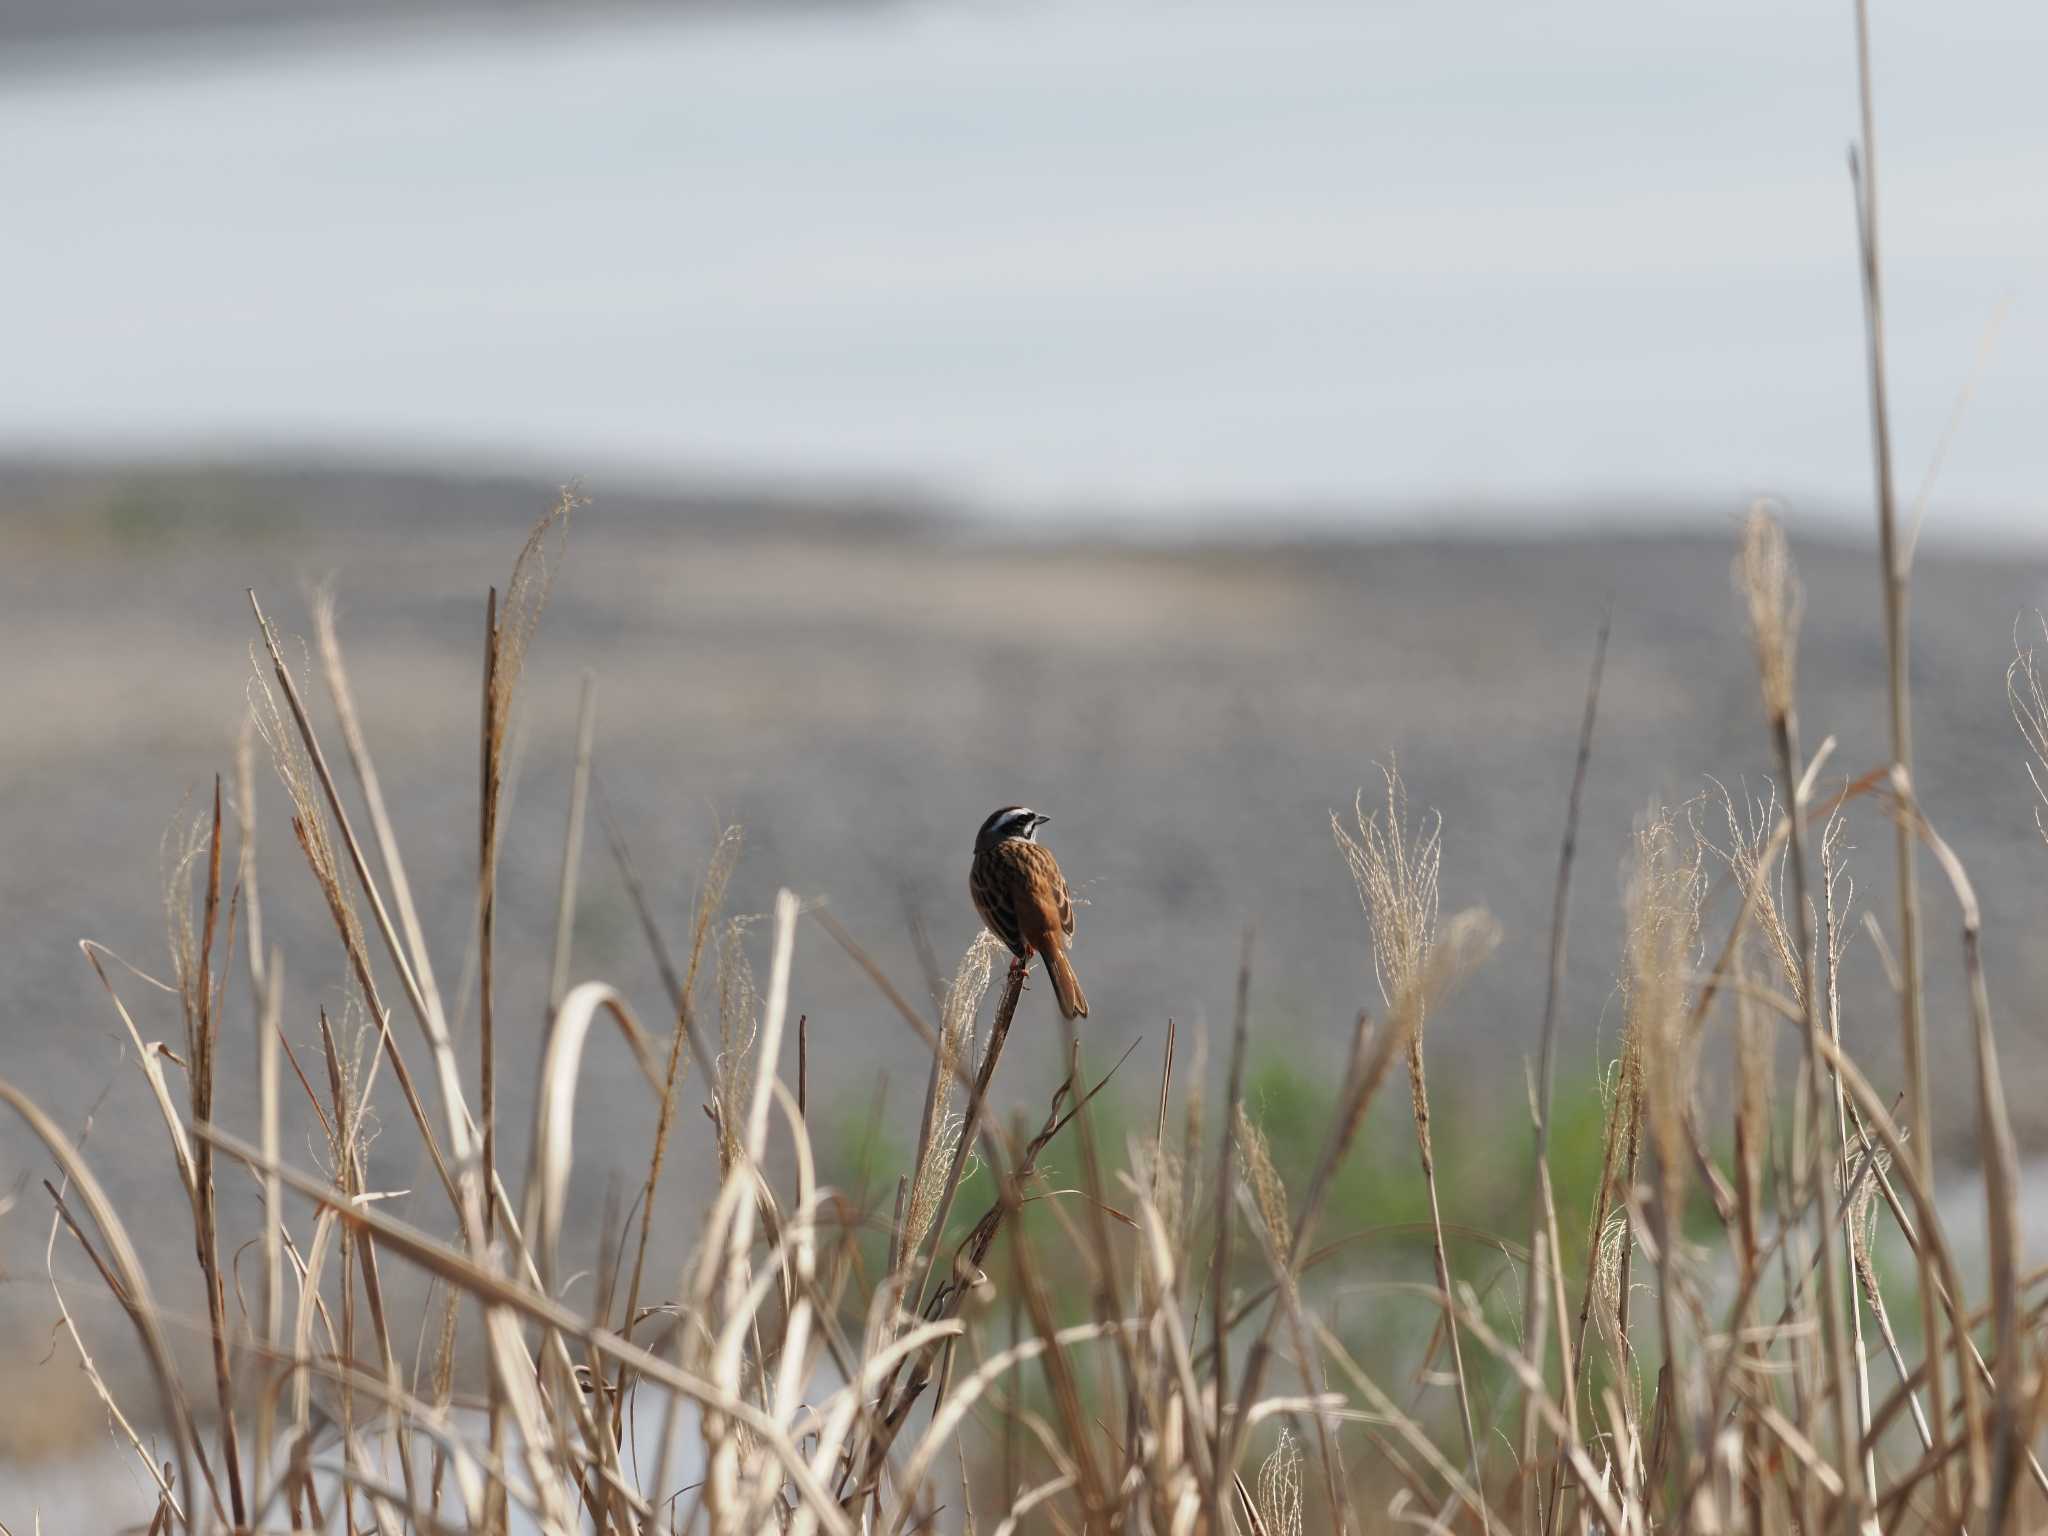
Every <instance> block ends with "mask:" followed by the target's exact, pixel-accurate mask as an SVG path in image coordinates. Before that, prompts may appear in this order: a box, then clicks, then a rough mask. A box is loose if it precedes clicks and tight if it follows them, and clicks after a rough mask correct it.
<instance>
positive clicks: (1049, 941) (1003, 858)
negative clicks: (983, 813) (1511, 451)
mask: <svg viewBox="0 0 2048 1536" xmlns="http://www.w3.org/2000/svg"><path fill="white" fill-rule="evenodd" d="M1051 820H1052V818H1051V817H1050V816H1041V815H1039V814H1038V812H1036V811H1034V810H1032V809H1031V808H1030V807H1029V806H1027V805H1006V806H1004V807H1003V808H1002V809H1001V810H999V811H997V812H996V813H995V814H994V815H993V816H991V817H989V819H988V820H987V821H984V822H983V823H982V824H981V830H980V831H979V832H977V833H976V834H975V836H974V864H973V866H972V868H971V869H970V870H969V872H968V876H967V892H968V894H969V895H970V896H972V897H973V898H974V910H975V911H977V912H979V913H980V914H981V920H982V921H983V922H984V923H986V924H988V931H989V932H990V933H992V934H994V935H995V936H996V937H997V938H999V939H1001V940H1002V941H1003V943H1004V944H1006V945H1008V946H1009V950H1010V953H1011V954H1013V955H1015V956H1016V957H1017V964H1018V965H1020V966H1021V965H1024V964H1026V963H1027V962H1028V961H1029V960H1030V959H1031V957H1032V956H1033V955H1043V956H1045V972H1046V974H1047V975H1048V976H1050V977H1051V978H1052V990H1053V995H1054V996H1056V997H1057V998H1058V999H1059V1005H1060V1015H1061V1017H1063V1018H1069V1019H1074V1018H1081V1019H1085V1018H1087V1017H1088V999H1087V998H1086V997H1085V996H1084V995H1083V994H1082V992H1081V980H1080V978H1079V977H1078V976H1076V975H1075V974H1074V967H1073V966H1072V965H1070V964H1069V963H1068V961H1067V940H1068V939H1070V938H1072V937H1073V934H1074V901H1073V898H1072V897H1071V896H1069V895H1068V894H1067V879H1066V876H1064V875H1062V874H1061V873H1060V864H1059V860H1057V859H1055V858H1054V857H1053V856H1052V850H1051V849H1049V848H1041V847H1039V845H1038V842H1037V837H1038V829H1039V828H1040V827H1042V826H1044V825H1045V824H1046V823H1047V822H1048V821H1051Z"/></svg>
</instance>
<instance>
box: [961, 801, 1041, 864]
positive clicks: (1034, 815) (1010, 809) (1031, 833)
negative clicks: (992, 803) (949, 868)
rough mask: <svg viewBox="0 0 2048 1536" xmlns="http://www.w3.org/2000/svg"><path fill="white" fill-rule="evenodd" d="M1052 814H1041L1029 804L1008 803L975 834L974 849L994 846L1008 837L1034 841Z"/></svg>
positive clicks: (980, 849)
mask: <svg viewBox="0 0 2048 1536" xmlns="http://www.w3.org/2000/svg"><path fill="white" fill-rule="evenodd" d="M1051 820H1052V818H1051V817H1050V816H1041V815H1039V814H1038V812H1036V811H1034V810H1032V809H1031V807H1030V806H1028V805H1006V806H1004V807H1003V808H1002V809H1001V810H1000V811H997V812H996V813H995V814H994V815H993V816H991V817H989V819H988V820H987V821H984V822H983V823H982V824H981V830H980V831H979V832H977V833H976V834H975V835H974V851H975V852H976V853H980V852H981V851H982V850H983V849H986V848H993V847H994V846H995V845H996V844H997V843H1000V842H1002V841H1004V840H1005V839H1006V838H1012V837H1021V838H1023V839H1024V841H1025V842H1027V843H1029V842H1034V841H1036V840H1037V837H1038V829H1039V828H1040V827H1042V826H1044V825H1045V824H1046V823H1047V822H1048V821H1051Z"/></svg>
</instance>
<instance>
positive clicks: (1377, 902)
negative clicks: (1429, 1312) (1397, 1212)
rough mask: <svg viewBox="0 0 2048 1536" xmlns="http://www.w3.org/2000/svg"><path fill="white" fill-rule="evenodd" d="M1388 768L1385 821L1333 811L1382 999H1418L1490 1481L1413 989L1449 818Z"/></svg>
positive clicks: (1428, 940)
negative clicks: (1413, 808) (1420, 815)
mask: <svg viewBox="0 0 2048 1536" xmlns="http://www.w3.org/2000/svg"><path fill="white" fill-rule="evenodd" d="M1382 773H1383V774H1384V776H1385V778H1386V792H1387V803H1386V820H1385V822H1384V823H1382V821H1381V819H1380V814H1379V812H1378V811H1374V812H1373V814H1372V815H1371V816H1370V817H1368V816H1367V815H1366V814H1365V799H1364V792H1363V791H1360V792H1359V795H1358V798H1357V799H1356V801H1355V802H1354V803H1353V806H1352V812H1353V815H1354V817H1355V818H1356V820H1357V823H1358V836H1357V837H1355V838H1354V837H1353V836H1352V835H1351V834H1350V832H1349V831H1347V830H1346V828H1345V827H1344V824H1343V823H1342V822H1340V821H1339V820H1338V819H1337V817H1336V815H1335V814H1334V813H1333V814H1332V815H1331V817H1330V829H1331V831H1332V832H1333V833H1334V834H1335V835H1336V838H1337V846H1338V847H1339V848H1341V849H1342V850H1343V853H1344V859H1345V862H1346V863H1347V864H1349V865H1350V866H1351V878H1352V881H1353V883H1354V884H1356V885H1357V887H1358V900H1359V904H1360V905H1361V906H1363V907H1364V908H1365V912H1366V917H1367V919H1368V921H1369V925H1370V927H1371V930H1372V954H1373V971H1374V974H1375V975H1376V976H1377V977H1378V979H1379V986H1380V998H1381V1000H1382V1001H1383V1002H1385V1003H1386V1004H1387V1005H1388V1006H1389V1007H1391V1006H1392V1004H1393V1000H1394V998H1395V996H1397V995H1411V994H1412V995H1414V996H1415V997H1416V999H1417V1001H1416V1004H1415V1010H1416V1011H1415V1017H1414V1022H1413V1024H1412V1026H1411V1027H1410V1029H1409V1031H1408V1040H1407V1049H1408V1090H1409V1103H1410V1108H1411V1109H1412V1111H1413V1114H1414V1118H1415V1145H1416V1149H1417V1151H1418V1153H1419V1154H1420V1156H1421V1159H1422V1181H1423V1184H1424V1186H1425V1188H1426V1189H1427V1191H1428V1195H1429V1222H1430V1237H1431V1246H1432V1249H1433V1257H1434V1259H1435V1261H1436V1279H1437V1286H1438V1288H1439V1289H1440V1290H1441V1291H1442V1292H1443V1299H1444V1319H1445V1331H1446V1334H1447V1336H1448V1337H1449V1339H1450V1345H1451V1370H1452V1373H1453V1375H1454V1377H1455V1379H1456V1383H1457V1389H1458V1412H1459V1415H1460V1418H1461V1421H1462V1423H1463V1426H1464V1430H1465V1454H1466V1460H1467V1461H1468V1463H1469V1464H1470V1470H1471V1475H1472V1482H1473V1484H1474V1486H1476V1487H1484V1486H1485V1483H1486V1474H1485V1471H1484V1469H1483V1467H1482V1465H1481V1463H1480V1457H1479V1437H1478V1434H1477V1432H1476V1431H1475V1429H1474V1427H1473V1418H1472V1391H1471V1386H1470V1384H1469V1382H1468V1381H1467V1379H1466V1375H1465V1348H1464V1345H1463V1344H1461V1343H1460V1342H1459V1340H1458V1327H1457V1324H1456V1323H1455V1322H1453V1321H1452V1320H1451V1304H1450V1299H1451V1268H1450V1256H1449V1253H1448V1251H1447V1249H1446V1248H1445V1245H1444V1221H1443V1212H1442V1209H1441V1208H1440V1205H1439V1203H1438V1199H1437V1179H1436V1153H1435V1148H1434V1146H1433V1145H1432V1143H1431V1140H1430V1124H1429V1077H1428V1073H1427V1070H1426V1068H1425V1065H1424V1061H1425V1058H1424V1054H1423V1049H1422V1039H1423V1025H1424V1023H1425V1022H1426V1004H1425V1003H1424V1002H1423V1001H1422V1000H1421V994H1420V993H1418V992H1416V991H1415V988H1416V984H1417V982H1418V981H1419V979H1420V978H1421V976H1422V974H1423V972H1424V970H1425V969H1426V967H1427V966H1428V964H1429V956H1430V950H1431V949H1432V948H1433V947H1434V946H1435V944H1436V929H1437V916H1438V912H1439V909H1440V905H1441V898H1440V895H1439V890H1438V877H1439V874H1440V872H1441V868H1442V863H1443V818H1442V817H1441V816H1434V817H1431V818H1428V819H1426V820H1425V821H1424V822H1423V823H1422V824H1420V825H1418V826H1411V825H1410V823H1409V819H1408V789H1407V786H1406V785H1405V784H1403V783H1402V782H1401V775H1400V771H1399V769H1398V768H1396V767H1395V765H1394V764H1393V763H1391V762H1389V763H1388V765H1387V766H1386V767H1385V768H1384V769H1383V770H1382ZM1487 1520H1488V1517H1487V1515H1486V1513H1485V1510H1484V1507H1483V1506H1482V1508H1481V1524H1482V1526H1484V1527H1485V1528H1486V1529H1487V1530H1489V1531H1490V1530H1491V1526H1490V1525H1488V1524H1487Z"/></svg>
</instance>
